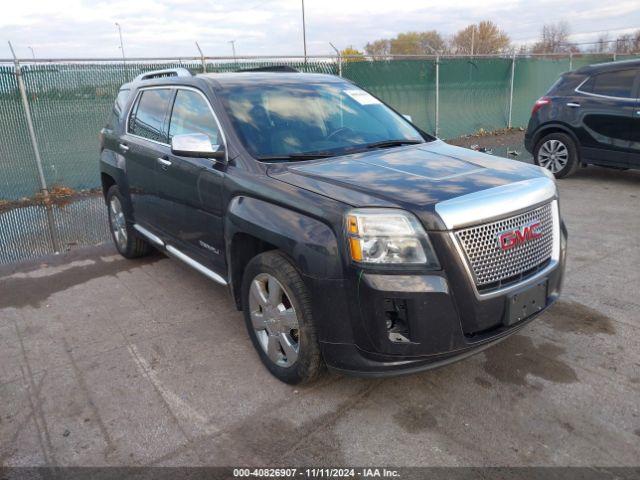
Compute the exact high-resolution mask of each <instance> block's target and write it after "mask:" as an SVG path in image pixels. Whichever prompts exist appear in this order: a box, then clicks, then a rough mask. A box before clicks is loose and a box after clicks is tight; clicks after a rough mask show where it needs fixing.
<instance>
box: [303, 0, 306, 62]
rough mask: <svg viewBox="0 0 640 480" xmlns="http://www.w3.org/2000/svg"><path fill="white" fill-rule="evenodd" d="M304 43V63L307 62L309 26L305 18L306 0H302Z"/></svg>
mask: <svg viewBox="0 0 640 480" xmlns="http://www.w3.org/2000/svg"><path fill="white" fill-rule="evenodd" d="M302 43H303V46H304V63H307V26H306V23H305V20H304V0H302Z"/></svg>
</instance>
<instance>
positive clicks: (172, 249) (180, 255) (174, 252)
mask: <svg viewBox="0 0 640 480" xmlns="http://www.w3.org/2000/svg"><path fill="white" fill-rule="evenodd" d="M167 252H169V253H170V254H172V255H173V256H175V257H177V258H178V260H182V261H183V262H184V263H186V264H187V265H189V266H190V267H193V268H195V269H196V270H197V271H199V272H200V273H202V274H203V275H204V276H206V277H209V278H210V279H211V280H213V281H214V282H217V283H219V284H220V285H227V281H226V280H225V279H224V278H222V277H221V276H220V275H218V274H217V273H216V272H214V271H213V270H210V269H208V268H207V267H205V266H204V265H202V264H201V263H200V262H196V261H195V260H194V259H193V258H191V257H189V256H188V255H185V254H184V253H182V252H181V251H180V250H178V249H177V248H175V247H173V246H171V245H167Z"/></svg>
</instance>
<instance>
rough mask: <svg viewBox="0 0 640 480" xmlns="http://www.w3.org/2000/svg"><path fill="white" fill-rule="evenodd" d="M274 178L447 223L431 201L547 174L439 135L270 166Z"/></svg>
mask: <svg viewBox="0 0 640 480" xmlns="http://www.w3.org/2000/svg"><path fill="white" fill-rule="evenodd" d="M268 174H269V175H270V176H271V177H272V178H275V179H278V180H281V181H283V182H286V183H289V184H291V185H295V186H297V187H300V188H304V189H307V190H311V191H314V192H316V193H318V194H321V195H325V196H328V197H331V198H334V199H336V200H338V201H341V202H343V203H346V204H349V205H352V206H354V207H367V206H375V207H398V208H403V209H405V210H409V211H411V212H413V213H415V214H416V215H418V216H419V217H421V218H422V220H423V222H424V223H425V227H427V228H433V229H441V228H445V226H444V225H443V223H442V222H441V221H440V220H439V219H438V218H437V215H435V205H436V204H438V203H441V202H445V201H447V200H451V199H454V198H458V197H461V196H465V195H470V194H474V193H476V192H480V191H483V190H487V189H490V188H495V187H502V186H505V185H509V184H513V183H515V182H522V181H527V180H531V179H535V178H541V177H542V178H545V177H546V175H545V174H544V172H543V171H542V169H541V168H539V167H537V166H534V165H529V164H526V163H523V162H519V161H515V160H509V159H505V158H500V157H494V156H492V155H487V154H484V153H480V152H476V151H473V150H469V149H466V148H461V147H455V146H452V145H448V144H446V143H444V142H442V141H440V140H437V141H434V142H429V143H423V144H419V145H410V146H405V147H398V148H392V149H386V150H373V151H371V152H364V153H358V154H353V155H347V156H343V157H337V158H331V159H327V160H319V161H313V162H305V163H301V162H298V163H295V164H279V165H277V166H276V165H274V166H273V167H271V168H270V169H269V172H268Z"/></svg>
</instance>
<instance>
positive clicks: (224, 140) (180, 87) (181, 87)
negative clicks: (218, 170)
mask: <svg viewBox="0 0 640 480" xmlns="http://www.w3.org/2000/svg"><path fill="white" fill-rule="evenodd" d="M161 89H168V90H191V91H193V92H196V93H198V94H199V95H200V96H201V97H202V98H203V99H204V101H205V102H206V103H207V106H208V107H209V111H210V112H211V115H213V119H214V121H215V122H216V126H217V127H218V130H219V131H220V135H221V136H222V143H223V145H224V151H225V162H226V163H228V162H229V148H228V146H227V137H226V135H225V133H224V129H223V128H222V124H221V123H220V120H219V119H218V115H216V112H215V110H214V109H213V106H212V105H211V102H210V101H209V99H208V98H207V96H206V95H205V94H204V92H203V91H202V90H200V89H199V88H196V87H189V86H185V85H157V86H154V87H140V88H139V89H138V91H137V92H136V98H135V99H134V100H133V102H132V103H131V106H130V107H129V110H128V111H127V117H126V119H125V126H124V127H125V129H124V134H125V135H131V136H132V137H134V138H139V139H141V140H146V141H147V142H151V143H155V144H157V145H163V146H165V147H169V149H171V145H169V144H168V143H164V142H158V141H156V140H151V139H149V138H146V137H141V136H140V135H136V134H134V133H131V132H129V119H130V118H131V111H132V110H133V107H134V106H135V105H136V103H137V102H138V99H139V97H140V95H142V92H144V91H145V90H161ZM173 103H175V97H174V98H173ZM173 103H172V104H171V111H170V112H169V126H171V114H172V113H173Z"/></svg>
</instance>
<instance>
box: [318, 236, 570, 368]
mask: <svg viewBox="0 0 640 480" xmlns="http://www.w3.org/2000/svg"><path fill="white" fill-rule="evenodd" d="M560 237H561V241H560V257H559V259H558V262H557V264H556V265H555V268H553V269H551V270H549V271H547V272H546V273H545V275H544V277H543V278H540V277H538V278H535V279H533V278H532V279H528V280H525V281H523V282H522V283H521V284H519V285H518V288H517V289H516V290H515V291H511V292H509V293H508V294H504V295H497V296H491V297H489V298H482V297H478V296H477V295H475V294H474V293H475V290H474V286H473V284H472V282H471V280H470V278H469V276H468V275H467V273H466V272H465V271H464V269H463V268H462V266H461V265H460V262H459V259H458V258H457V257H455V256H454V255H451V256H449V257H447V256H444V258H442V257H441V263H442V266H443V270H442V271H441V272H433V273H432V274H427V275H400V274H396V275H391V274H384V275H381V274H372V273H364V272H358V273H357V275H356V276H355V278H354V279H353V280H352V281H333V283H332V282H312V283H313V284H314V288H313V290H314V291H313V297H312V298H314V317H315V318H320V319H322V321H321V322H320V325H318V327H319V336H320V342H321V348H322V353H323V356H324V360H325V362H326V363H327V365H328V366H329V368H331V369H333V370H337V371H340V372H343V373H348V374H353V375H364V376H386V375H400V374H405V373H413V372H418V371H422V370H427V369H430V368H436V367H440V366H443V365H446V364H448V363H451V362H454V361H457V360H461V359H463V358H466V357H468V356H470V355H473V354H475V353H478V352H480V351H482V350H484V349H486V348H489V347H491V346H492V345H495V344H496V343H498V342H500V341H502V340H504V339H505V338H507V337H509V336H510V335H513V334H514V333H516V332H517V331H519V330H520V329H521V328H522V327H524V326H525V325H526V324H528V323H529V322H530V321H532V320H533V319H534V318H535V317H537V316H538V315H539V314H540V313H542V312H544V311H545V310H546V309H548V308H549V307H550V306H551V305H553V303H555V301H556V300H557V299H558V297H559V296H560V291H561V288H562V281H563V276H564V267H565V259H566V238H567V234H566V229H565V228H564V225H562V228H561V235H560ZM432 241H433V242H434V246H435V247H436V249H437V251H439V252H443V251H449V252H451V251H452V248H451V246H450V245H447V242H448V241H449V240H448V237H447V236H446V235H442V236H437V235H435V236H432ZM541 281H544V282H546V284H547V294H546V301H545V305H544V308H543V309H542V310H540V311H538V312H536V313H535V314H532V315H530V316H529V317H527V318H524V319H523V320H521V321H519V322H517V323H515V324H508V321H507V315H508V310H507V300H508V298H509V296H510V295H512V294H513V293H514V292H516V293H517V292H519V291H520V290H524V289H527V288H528V287H530V286H532V285H533V284H534V283H540V282H541ZM353 299H357V302H356V301H353ZM394 312H395V313H394ZM390 317H391V321H390ZM390 324H393V327H391V328H390Z"/></svg>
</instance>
